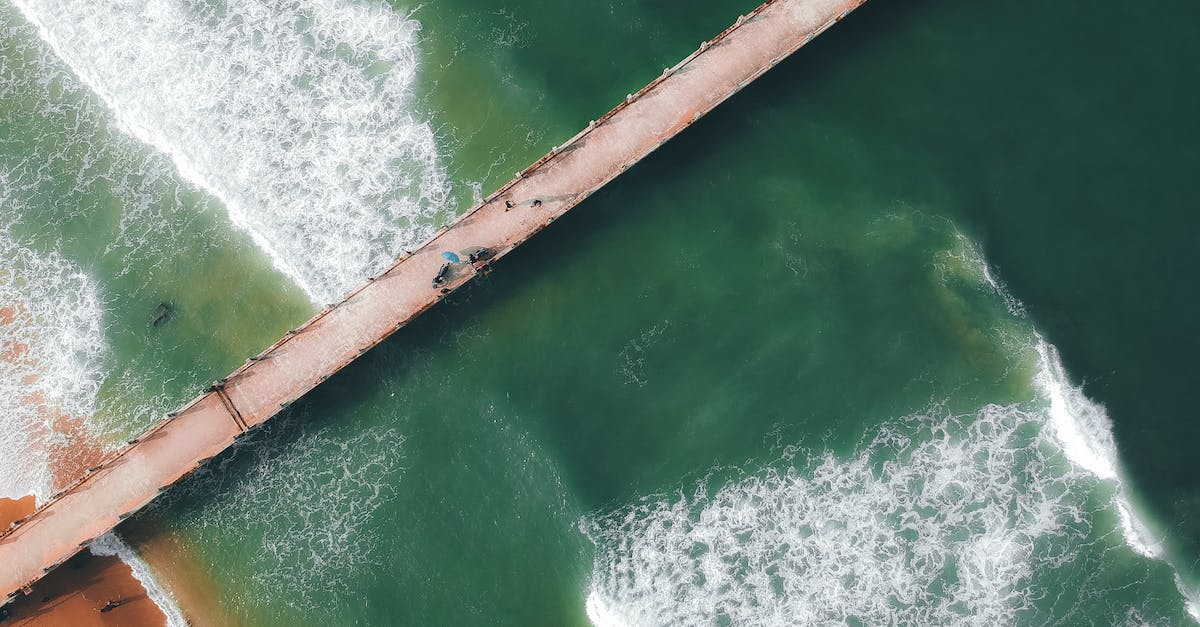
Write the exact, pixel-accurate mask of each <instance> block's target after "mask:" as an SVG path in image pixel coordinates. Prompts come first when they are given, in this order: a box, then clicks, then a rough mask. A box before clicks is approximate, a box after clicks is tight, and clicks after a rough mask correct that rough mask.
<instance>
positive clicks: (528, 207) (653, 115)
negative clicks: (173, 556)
mask: <svg viewBox="0 0 1200 627" xmlns="http://www.w3.org/2000/svg"><path fill="white" fill-rule="evenodd" d="M863 2H865V0H773V1H772V2H768V3H767V4H764V5H763V6H761V7H759V8H758V9H756V10H755V11H754V12H753V13H751V14H750V15H747V16H743V17H742V18H740V19H739V20H738V23H737V24H735V25H734V26H732V27H730V28H729V29H727V30H726V31H725V32H724V33H722V34H721V35H719V36H718V37H717V38H715V39H713V40H712V41H711V42H705V44H703V45H702V46H701V48H700V50H698V51H697V52H695V53H693V54H692V55H690V56H689V57H688V58H686V59H684V60H683V61H681V62H680V63H679V64H678V65H676V66H675V67H674V68H671V69H669V70H667V71H665V72H664V74H663V76H662V77H660V78H658V79H656V80H655V81H653V82H652V83H650V84H649V85H647V86H646V87H645V88H643V89H642V90H641V91H639V92H638V93H637V94H633V95H631V96H630V97H629V98H627V99H626V102H624V103H622V104H621V105H620V106H618V107H617V108H616V109H613V111H611V112H609V113H608V114H607V115H605V116H604V117H603V118H601V119H600V120H599V121H598V122H596V123H592V124H589V127H588V128H587V129H585V130H584V131H582V132H581V133H580V134H579V135H576V136H575V137H574V138H572V139H571V140H570V141H568V142H567V144H564V146H563V147H560V148H559V149H558V150H555V151H552V152H551V153H550V154H548V155H546V156H545V157H543V158H542V159H540V160H539V161H538V162H537V163H535V164H533V165H532V166H530V167H529V168H528V169H526V170H525V171H524V172H522V173H521V174H519V175H518V176H517V178H516V179H514V180H513V181H511V182H510V183H508V184H507V185H505V186H504V187H503V188H501V189H500V190H499V191H497V192H496V193H494V194H492V195H491V196H489V197H488V198H486V199H484V201H483V202H482V203H481V204H480V205H479V206H477V207H475V208H474V209H473V210H472V211H470V212H468V213H466V214H464V215H463V216H462V217H460V218H459V219H458V220H456V221H455V222H454V223H453V224H452V225H451V226H450V227H449V228H446V229H444V230H442V231H440V232H439V233H437V234H436V235H434V237H432V238H431V239H430V240H429V241H428V242H426V243H425V244H424V245H423V246H422V247H421V248H420V249H418V250H417V251H416V252H414V253H413V254H412V255H410V256H406V257H404V258H402V259H400V260H398V261H397V262H396V263H395V264H394V265H393V266H392V267H391V268H390V269H389V270H388V271H387V272H385V273H384V274H382V275H380V276H379V277H376V278H375V279H374V280H372V281H369V282H368V283H367V284H366V285H364V286H363V287H361V288H359V289H358V290H356V291H355V292H353V293H351V294H350V295H349V296H348V297H347V298H346V300H345V301H343V302H342V303H340V304H339V305H338V306H337V307H334V308H332V309H327V310H326V311H324V312H322V313H321V314H319V315H317V316H316V317H314V318H313V319H312V320H310V321H308V322H307V323H305V324H304V325H303V326H302V327H300V328H299V329H297V330H296V331H294V332H292V333H290V334H288V335H287V336H286V337H284V338H283V339H281V340H280V341H279V342H276V343H275V345H273V346H272V347H270V348H268V349H267V350H266V351H264V352H263V353H262V354H261V355H259V357H258V358H256V359H254V360H251V361H248V362H247V363H246V364H245V365H244V366H242V367H241V368H239V369H238V370H237V371H235V372H234V373H233V374H231V375H230V376H229V377H228V378H227V379H226V380H225V382H224V385H223V390H221V389H217V390H212V391H209V392H208V393H205V394H203V395H201V396H200V397H198V398H197V399H195V400H194V401H192V403H190V404H189V405H188V406H186V407H185V408H184V409H182V410H180V412H179V413H178V415H176V416H175V417H172V418H168V419H167V420H166V421H164V422H163V423H160V424H159V425H158V426H156V427H154V428H153V429H151V430H150V431H149V432H147V434H146V435H143V436H142V437H141V438H139V440H137V441H135V443H134V444H131V445H130V446H128V447H126V448H125V449H123V450H121V451H119V452H117V453H115V454H114V455H113V456H112V457H110V458H109V460H108V461H107V462H106V463H104V464H102V466H101V467H100V468H99V470H96V471H95V472H92V473H89V474H88V476H86V477H83V478H81V479H80V481H78V482H76V484H74V485H73V486H72V487H70V488H68V489H67V490H65V491H64V492H62V493H60V494H59V495H58V496H57V497H56V498H53V499H51V500H50V501H48V502H47V503H45V504H44V505H43V506H41V507H40V508H39V509H38V511H37V512H35V513H34V514H33V515H32V516H31V517H30V518H29V519H27V520H26V521H24V522H23V523H21V524H18V525H17V526H15V527H14V528H13V530H12V531H10V532H9V533H8V534H7V535H5V536H3V537H0V598H5V597H7V596H9V595H10V594H12V593H15V592H16V591H18V590H20V589H21V588H22V587H23V586H26V585H29V584H31V583H32V582H34V581H36V580H37V579H38V578H40V577H41V576H42V575H43V574H44V572H48V571H49V570H50V569H52V568H53V567H54V566H56V565H58V564H60V563H62V562H63V561H64V560H66V559H67V558H68V557H70V556H71V555H73V554H74V553H75V552H77V551H78V550H80V548H82V547H83V546H86V544H87V543H88V542H89V541H91V540H92V539H94V538H95V537H97V536H99V535H100V534H102V533H104V532H106V531H108V530H110V529H112V528H113V527H115V526H116V525H117V524H118V523H119V522H120V520H122V519H123V517H124V516H125V515H127V514H128V513H130V512H133V511H135V510H137V509H138V508H140V507H142V506H143V505H145V504H146V503H148V502H150V501H151V500H152V499H153V498H154V497H155V496H156V495H157V494H158V493H159V492H160V490H161V489H162V488H165V487H167V486H170V485H171V484H172V483H174V482H175V481H178V480H179V479H180V478H182V477H183V476H185V475H186V474H188V473H190V472H191V471H192V470H193V469H195V468H196V466H197V464H199V463H201V462H202V461H203V460H206V459H208V458H211V457H213V456H214V455H217V454H218V453H220V452H221V451H223V450H224V449H225V448H227V447H228V446H229V445H230V444H232V443H233V441H234V439H235V438H236V437H237V435H239V434H240V433H241V432H242V431H243V429H244V427H249V428H253V427H254V426H256V425H259V424H262V423H263V422H265V421H266V420H267V419H269V418H271V417H272V416H274V415H275V414H276V413H278V412H279V411H280V410H281V408H283V407H286V406H287V404H289V403H291V402H292V401H294V400H296V399H297V398H299V397H300V396H302V395H304V394H305V393H306V392H308V391H309V390H311V389H313V388H314V387H316V386H317V385H319V384H320V383H321V382H322V381H324V380H325V379H326V378H328V377H329V376H330V375H332V374H333V373H335V372H337V371H338V370H340V369H341V368H343V367H344V366H346V365H347V364H349V363H350V362H351V361H353V360H354V359H355V358H357V357H358V356H359V355H361V354H362V353H363V352H364V351H366V350H367V349H368V348H370V347H372V346H374V345H375V344H378V343H379V342H380V341H382V340H383V339H384V338H386V337H387V336H389V335H390V334H391V333H392V332H394V331H395V330H396V329H397V328H399V327H400V326H403V325H404V324H406V323H407V322H408V321H410V320H412V319H413V318H415V317H416V316H417V315H419V314H420V313H421V312H423V311H425V310H426V309H428V308H430V307H431V306H433V305H434V304H435V303H437V301H438V300H439V299H440V298H441V297H442V294H441V290H440V289H438V288H434V287H432V286H431V280H432V278H433V277H434V276H435V275H436V274H437V273H438V271H439V269H440V268H441V267H442V264H443V259H442V257H441V253H442V252H443V251H457V252H460V254H461V252H462V251H465V250H469V249H472V248H473V247H488V248H490V249H492V250H493V251H494V252H495V254H496V257H499V256H503V255H504V254H505V253H507V252H508V251H510V250H512V249H513V248H515V247H516V246H517V245H519V244H520V243H522V242H524V241H525V240H526V239H528V238H529V237H530V236H532V235H533V234H535V233H537V232H538V231H540V230H541V229H542V228H544V227H545V226H546V225H547V224H549V223H550V222H552V221H553V220H554V219H555V218H558V217H559V216H561V215H562V214H564V213H566V211H567V210H569V209H570V208H571V207H574V206H575V205H576V204H578V203H579V202H580V201H582V200H583V199H584V198H586V197H587V196H589V195H590V194H592V193H593V192H594V191H596V190H597V189H599V188H600V187H602V186H603V185H604V184H606V183H608V182H609V181H611V180H612V179H614V178H616V177H617V176H618V175H620V174H621V173H622V172H624V171H625V170H626V169H628V168H629V166H631V165H633V164H634V163H636V162H637V161H639V160H640V159H642V158H643V157H645V156H646V155H648V154H650V153H651V152H653V151H654V149H655V148H657V147H658V146H660V145H662V143H664V142H665V141H667V140H668V139H670V138H671V137H674V136H675V135H676V134H677V133H679V132H680V131H682V130H683V129H684V128H686V127H687V126H689V125H690V124H691V123H692V122H694V121H695V120H696V119H698V118H699V117H700V116H702V115H704V114H705V113H708V112H709V111H710V110H712V108H713V107H715V106H717V105H718V104H720V103H721V102H722V101H724V100H725V99H726V98H728V97H729V96H730V95H732V94H734V93H736V92H737V91H738V90H739V89H741V88H742V87H744V86H745V85H746V84H747V83H749V82H750V81H752V80H754V79H755V78H757V77H758V76H760V75H761V74H762V73H763V72H765V71H767V70H768V69H770V68H771V67H773V66H774V65H775V64H776V63H778V62H779V61H781V60H782V59H784V58H785V57H787V56H788V55H789V54H791V53H792V52H794V51H795V50H796V49H798V48H799V47H801V46H803V45H804V44H805V43H807V42H808V41H809V40H810V39H812V38H813V37H814V36H816V35H817V34H820V33H821V32H822V31H824V30H825V29H826V28H828V27H829V26H831V25H832V24H833V23H835V22H836V21H837V20H839V19H841V18H842V17H844V16H845V15H846V14H847V13H849V12H850V11H851V10H853V9H855V8H857V7H858V6H859V5H861V4H862V3H863ZM568 145H569V150H566V149H564V147H566V146H568ZM508 203H512V204H514V206H513V207H508V206H507V205H508ZM464 257H465V255H464ZM455 270H456V271H457V272H456V274H455V275H454V276H453V277H452V278H450V280H449V281H448V282H447V283H446V284H445V285H444V286H443V287H445V288H448V289H454V288H456V287H458V286H459V285H461V284H463V283H465V282H466V281H467V280H469V279H470V278H471V276H473V275H474V273H475V272H476V271H477V270H478V268H477V267H476V265H471V264H462V265H460V266H457V267H456V268H455Z"/></svg>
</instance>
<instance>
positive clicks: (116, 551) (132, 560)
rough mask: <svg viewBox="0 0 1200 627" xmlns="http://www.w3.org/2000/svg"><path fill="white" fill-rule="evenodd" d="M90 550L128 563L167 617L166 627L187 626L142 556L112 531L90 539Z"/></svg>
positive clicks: (172, 600) (134, 574)
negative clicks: (113, 556)
mask: <svg viewBox="0 0 1200 627" xmlns="http://www.w3.org/2000/svg"><path fill="white" fill-rule="evenodd" d="M90 550H91V551H92V553H93V554H95V555H101V556H104V555H115V556H116V557H117V559H120V560H121V561H122V562H125V563H126V564H128V565H129V568H130V570H132V571H133V577H134V578H135V579H137V580H138V582H139V583H141V584H142V587H143V588H145V589H146V596H148V597H150V600H151V601H153V602H154V604H155V605H157V606H158V608H159V609H160V610H162V612H163V614H164V615H165V616H166V618H167V626H168V627H187V624H188V623H187V620H185V619H184V618H183V613H182V612H180V611H179V606H177V605H176V604H175V600H174V599H172V598H171V595H170V594H168V593H167V591H166V590H164V589H163V587H162V586H161V585H159V583H158V581H157V580H156V579H154V575H153V574H152V573H151V572H150V567H149V566H148V565H146V562H143V561H142V558H140V557H138V555H137V553H134V551H133V549H132V548H130V547H129V545H128V544H125V543H124V542H122V541H121V539H120V538H118V537H117V535H116V534H114V533H111V532H109V533H106V534H104V535H102V536H100V537H99V538H96V539H95V540H93V541H92V543H91V545H90Z"/></svg>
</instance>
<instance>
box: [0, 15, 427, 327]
mask: <svg viewBox="0 0 1200 627" xmlns="http://www.w3.org/2000/svg"><path fill="white" fill-rule="evenodd" d="M14 4H15V5H16V6H17V7H18V8H19V9H20V11H21V12H22V13H23V14H24V15H25V16H26V18H27V19H29V20H30V21H31V22H32V23H34V24H35V25H36V26H37V28H38V30H39V33H40V36H41V37H42V39H44V40H45V41H46V42H47V44H48V45H49V46H50V47H51V48H52V49H53V50H54V51H55V53H56V54H57V55H58V56H59V57H60V58H61V59H63V60H64V61H65V62H66V63H67V64H68V65H69V66H70V67H71V69H72V71H73V72H74V73H75V74H76V75H77V76H78V77H79V79H80V80H82V81H83V82H84V83H85V84H86V85H87V86H88V87H89V88H90V89H91V90H92V91H94V92H95V93H96V94H97V95H98V96H99V97H100V98H101V99H102V100H103V101H104V102H105V103H106V104H107V105H108V107H109V108H110V109H111V111H112V112H113V115H114V116H115V118H116V120H117V122H118V124H119V125H120V126H121V127H122V128H123V129H125V130H126V131H127V132H129V133H130V134H131V135H133V136H135V137H137V138H138V139H140V140H142V141H144V142H146V143H148V144H150V145H152V146H154V147H156V148H157V149H159V150H161V151H162V152H164V153H166V154H168V155H169V156H170V157H171V159H172V160H173V161H174V163H175V166H176V168H177V169H178V170H179V172H180V174H181V175H182V176H184V177H185V178H187V179H188V180H190V181H192V182H193V183H195V184H196V185H198V186H200V187H202V188H204V189H206V190H208V191H209V192H210V193H212V194H213V195H215V196H216V197H217V198H219V199H220V200H221V201H222V202H223V203H224V205H225V207H226V208H227V210H228V212H229V216H230V218H231V221H232V222H233V223H234V224H236V225H237V226H239V227H241V228H243V229H245V230H246V231H248V232H249V233H250V235H251V236H252V237H253V239H254V241H255V242H256V243H257V244H258V245H259V246H261V247H262V248H263V249H264V250H265V251H266V252H267V253H268V254H269V255H270V256H271V258H272V260H273V261H274V263H275V265H276V266H277V267H278V268H279V269H280V270H281V271H283V272H285V273H286V274H288V275H289V276H291V277H292V278H293V279H295V281H296V282H297V283H298V284H299V285H300V286H301V287H302V288H303V289H304V290H305V291H306V292H307V293H308V294H309V295H310V297H311V298H312V299H313V300H314V301H315V302H318V303H324V302H328V301H330V300H332V299H334V298H335V297H337V296H339V295H341V294H342V293H343V292H344V291H345V290H347V289H348V288H350V287H352V286H354V285H356V284H358V283H360V282H361V281H362V280H363V279H364V278H365V277H366V276H367V275H368V274H371V273H372V272H374V271H375V270H376V269H378V268H379V267H380V266H381V265H383V264H385V263H386V262H387V261H389V260H390V259H392V258H393V257H394V256H396V255H397V254H398V253H399V252H400V251H401V250H403V249H404V248H405V247H406V246H409V245H411V244H413V243H415V242H417V241H419V240H421V239H423V238H424V236H426V235H427V234H428V233H429V232H430V231H431V230H432V229H431V224H432V222H433V220H434V216H435V215H437V214H438V213H439V212H443V211H444V212H447V213H448V212H449V209H448V208H446V207H445V206H444V205H445V204H446V202H447V200H448V198H449V195H448V184H447V181H446V177H445V174H444V171H443V169H442V168H441V166H440V165H439V163H438V158H437V147H436V141H435V137H434V134H433V131H432V129H431V127H430V126H429V124H427V123H425V122H423V121H421V120H419V119H417V118H416V117H415V115H414V114H413V113H412V110H413V103H412V101H413V96H412V88H413V81H414V79H415V77H416V73H417V61H416V41H417V33H418V31H419V25H418V23H417V22H416V21H415V20H412V19H409V18H408V17H406V16H404V15H400V14H397V13H396V12H394V11H393V10H391V9H390V8H389V7H387V6H385V5H383V4H382V3H379V4H373V3H367V2H358V1H355V0H280V1H278V2H271V1H267V0H247V1H243V2H230V3H211V4H210V3H194V2H186V1H183V0H149V1H131V0H125V1H116V2H100V3H95V2H74V1H71V0H14Z"/></svg>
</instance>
